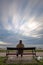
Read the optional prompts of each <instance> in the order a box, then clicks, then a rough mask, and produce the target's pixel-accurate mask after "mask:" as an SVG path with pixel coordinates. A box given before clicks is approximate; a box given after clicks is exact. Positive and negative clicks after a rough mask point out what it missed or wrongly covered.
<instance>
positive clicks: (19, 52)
mask: <svg viewBox="0 0 43 65" xmlns="http://www.w3.org/2000/svg"><path fill="white" fill-rule="evenodd" d="M16 48H24V44H22V40H20V41H19V44H17V46H16ZM18 54H21V57H22V55H23V50H21V49H18V50H17V57H18Z"/></svg>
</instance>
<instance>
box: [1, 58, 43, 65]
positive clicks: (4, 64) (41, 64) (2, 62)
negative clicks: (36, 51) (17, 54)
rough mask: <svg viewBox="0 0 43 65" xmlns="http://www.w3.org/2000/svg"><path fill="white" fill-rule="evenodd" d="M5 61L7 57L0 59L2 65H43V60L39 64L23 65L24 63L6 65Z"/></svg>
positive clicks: (28, 64)
mask: <svg viewBox="0 0 43 65" xmlns="http://www.w3.org/2000/svg"><path fill="white" fill-rule="evenodd" d="M4 59H5V57H0V65H43V60H42V62H37V63H27V64H22V63H18V64H14V63H12V64H8V63H4Z"/></svg>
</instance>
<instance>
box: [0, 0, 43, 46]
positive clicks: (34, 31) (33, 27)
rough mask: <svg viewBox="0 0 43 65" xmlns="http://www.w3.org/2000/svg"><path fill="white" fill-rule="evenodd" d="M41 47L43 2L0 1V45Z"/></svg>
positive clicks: (36, 0)
mask: <svg viewBox="0 0 43 65" xmlns="http://www.w3.org/2000/svg"><path fill="white" fill-rule="evenodd" d="M19 40H22V41H23V43H24V45H25V46H28V45H29V44H30V45H42V46H43V0H0V45H14V46H16V44H17V43H19Z"/></svg>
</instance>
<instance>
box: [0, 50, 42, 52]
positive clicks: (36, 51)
mask: <svg viewBox="0 0 43 65" xmlns="http://www.w3.org/2000/svg"><path fill="white" fill-rule="evenodd" d="M9 51H10V52H16V50H9ZM0 52H6V50H0ZM24 52H32V50H24ZM36 52H43V50H36Z"/></svg>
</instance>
